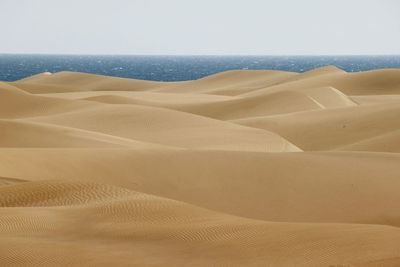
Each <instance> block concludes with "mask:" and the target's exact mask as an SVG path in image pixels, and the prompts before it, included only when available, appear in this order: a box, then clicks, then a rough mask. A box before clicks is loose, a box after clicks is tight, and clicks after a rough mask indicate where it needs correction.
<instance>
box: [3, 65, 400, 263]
mask: <svg viewBox="0 0 400 267" xmlns="http://www.w3.org/2000/svg"><path fill="white" fill-rule="evenodd" d="M399 192H400V70H397V69H387V70H377V71H369V72H361V73H346V72H344V71H342V70H340V69H338V68H336V67H332V66H328V67H323V68H319V69H315V70H312V71H309V72H306V73H291V72H281V71H249V70H243V71H228V72H224V73H219V74H216V75H212V76H209V77H205V78H203V79H199V80H195V81H185V82H177V83H162V82H151V81H140V80H131V79H123V78H115V77H105V76H99V75H92V74H84V73H72V72H60V73H55V74H49V73H44V74H39V75H35V76H32V77H28V78H26V79H23V80H20V81H17V82H12V83H6V82H0V234H1V238H0V266H284V267H298V266H300V267H321V266H322V267H333V266H335V267H339V266H340V267H345V266H346V267H350V266H353V267H355V266H367V267H381V266H383V267H395V266H400V228H399V227H400V194H399Z"/></svg>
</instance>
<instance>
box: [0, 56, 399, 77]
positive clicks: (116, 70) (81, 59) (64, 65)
mask: <svg viewBox="0 0 400 267" xmlns="http://www.w3.org/2000/svg"><path fill="white" fill-rule="evenodd" d="M326 65H334V66H336V67H338V68H341V69H343V70H345V71H347V72H359V71H368V70H374V69H386V68H400V55H337V56H335V55H319V56H307V55H298V56H294V55H290V56H262V55H260V56H257V55H249V56H243V55H232V56H218V55H204V56H194V55H193V56H190V55H55V54H0V81H16V80H19V79H22V78H25V77H28V76H31V75H35V74H38V73H42V72H52V73H54V72H59V71H75V72H86V73H93V74H100V75H108V76H115V77H124V78H133V79H142V80H153V81H165V82H168V81H185V80H195V79H199V78H202V77H205V76H208V75H211V74H215V73H218V72H222V71H227V70H234V69H252V70H262V69H270V70H282V71H292V72H305V71H308V70H311V69H314V68H318V67H322V66H326Z"/></svg>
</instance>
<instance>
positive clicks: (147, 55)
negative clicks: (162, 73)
mask: <svg viewBox="0 0 400 267" xmlns="http://www.w3.org/2000/svg"><path fill="white" fill-rule="evenodd" d="M0 55H43V56H138V57H139V56H144V57H152V56H154V57H171V56H173V57H180V56H182V57H236V56H243V57H246V56H247V57H292V56H293V57H301V56H309V57H312V56H315V57H321V56H326V57H338V56H339V57H340V56H400V54H112V53H110V54H73V53H1V52H0Z"/></svg>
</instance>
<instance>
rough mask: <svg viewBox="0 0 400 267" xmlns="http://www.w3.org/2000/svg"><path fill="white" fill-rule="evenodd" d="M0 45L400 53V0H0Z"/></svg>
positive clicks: (69, 50) (18, 48) (72, 50)
mask: <svg viewBox="0 0 400 267" xmlns="http://www.w3.org/2000/svg"><path fill="white" fill-rule="evenodd" d="M0 14H1V15H0V53H42V54H133V55H332V54H334V55H348V54H357V55H363V54H400V1H399V0H275V1H272V0H0Z"/></svg>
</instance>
